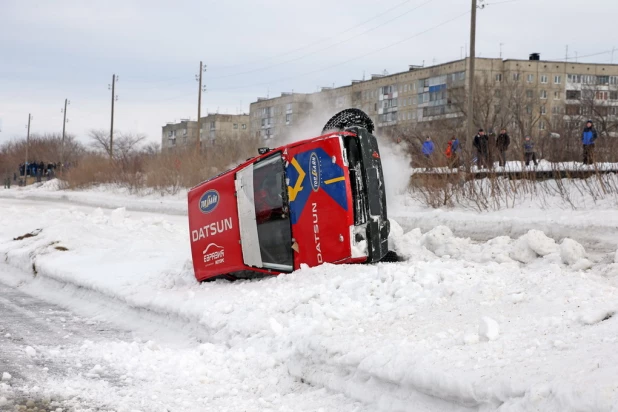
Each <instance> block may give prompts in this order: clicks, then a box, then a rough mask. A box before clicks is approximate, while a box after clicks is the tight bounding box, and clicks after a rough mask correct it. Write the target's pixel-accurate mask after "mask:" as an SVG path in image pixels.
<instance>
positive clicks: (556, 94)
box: [554, 92, 562, 100]
mask: <svg viewBox="0 0 618 412" xmlns="http://www.w3.org/2000/svg"><path fill="white" fill-rule="evenodd" d="M561 94H562V93H560V92H554V100H560V95H561Z"/></svg>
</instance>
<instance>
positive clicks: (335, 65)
mask: <svg viewBox="0 0 618 412" xmlns="http://www.w3.org/2000/svg"><path fill="white" fill-rule="evenodd" d="M468 13H470V10H468V11H466V12H465V13H462V14H459V15H457V16H455V17H453V18H451V19H448V20H445V21H443V22H442V23H440V24H437V25H435V26H433V27H430V28H428V29H425V30H423V31H420V32H418V33H416V34H414V35H412V36H410V37H406V38H405V39H402V40H399V41H396V42H394V43H391V44H389V45H387V46H384V47H381V48H379V49H375V50H372V51H370V52H368V53H365V54H361V55H359V56H356V57H353V58H351V59H348V60H345V61H343V62H340V63H337V64H332V65H330V66H325V67H322V68H320V69H316V70H312V71H309V72H306V73H301V74H298V75H294V76H289V77H284V78H281V79H277V80H273V81H268V82H261V83H255V84H251V85H244V86H235V87H226V88H220V89H216V88H215V89H211V91H225V90H235V89H244V88H249V87H255V86H264V85H268V84H274V83H279V82H281V81H285V80H291V79H296V78H298V77H303V76H308V75H310V74H314V73H319V72H322V71H325V70H328V69H332V68H334V67H338V66H342V65H344V64H347V63H350V62H353V61H355V60H358V59H362V58H363V57H367V56H370V55H372V54H375V53H378V52H381V51H384V50H386V49H388V48H391V47H393V46H397V45H399V44H401V43H405V42H407V41H409V40H412V39H413V38H415V37H418V36H420V35H423V34H425V33H428V32H430V31H432V30H435V29H437V28H439V27H442V26H444V25H446V24H448V23H450V22H452V21H455V20H457V19H459V18H461V17H463V16H465V15H467V14H468Z"/></svg>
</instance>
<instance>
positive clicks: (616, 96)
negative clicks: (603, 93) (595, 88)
mask: <svg viewBox="0 0 618 412" xmlns="http://www.w3.org/2000/svg"><path fill="white" fill-rule="evenodd" d="M609 100H618V90H612V91H610V92H609Z"/></svg>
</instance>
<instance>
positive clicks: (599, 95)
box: [595, 91, 609, 100]
mask: <svg viewBox="0 0 618 412" xmlns="http://www.w3.org/2000/svg"><path fill="white" fill-rule="evenodd" d="M595 98H596V99H597V100H608V99H609V92H608V91H598V92H597V93H596V96H595Z"/></svg>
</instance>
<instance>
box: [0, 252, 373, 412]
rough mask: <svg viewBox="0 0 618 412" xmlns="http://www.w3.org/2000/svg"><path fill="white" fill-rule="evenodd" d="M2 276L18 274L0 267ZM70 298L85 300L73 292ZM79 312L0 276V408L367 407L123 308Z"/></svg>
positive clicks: (90, 308) (325, 409) (86, 309)
mask: <svg viewBox="0 0 618 412" xmlns="http://www.w3.org/2000/svg"><path fill="white" fill-rule="evenodd" d="M0 274H1V275H2V278H3V279H7V277H12V278H23V276H24V275H23V274H22V273H18V271H17V270H16V269H15V268H12V267H10V266H7V265H4V264H0ZM30 292H32V293H34V294H35V295H41V294H42V292H41V291H36V290H30ZM59 296H60V295H56V296H55V297H54V296H46V297H48V298H51V300H54V299H59ZM71 304H72V305H73V306H75V305H80V304H81V305H86V303H85V302H83V301H82V302H80V301H79V300H78V299H76V298H75V297H73V301H72V303H71ZM82 310H83V312H84V313H85V314H86V316H83V314H79V315H78V314H76V313H75V312H73V311H71V310H69V309H67V308H66V307H65V306H59V305H56V304H52V303H49V302H46V301H43V300H42V299H39V298H37V297H33V296H32V295H31V294H26V293H23V292H21V291H20V290H19V287H18V288H15V287H11V286H7V285H6V284H3V283H0V313H2V316H1V317H0V377H2V376H3V374H4V373H8V374H9V375H10V377H7V376H8V375H4V376H5V378H6V379H5V380H3V381H2V383H0V411H5V410H6V411H8V410H11V411H12V410H14V407H15V406H16V405H24V406H28V407H33V406H34V407H37V408H38V410H39V411H41V412H44V411H56V410H58V408H61V409H62V410H63V411H65V412H67V411H84V412H85V411H149V412H150V411H153V412H154V411H162V412H163V411H230V412H232V411H239V410H247V411H253V410H269V409H271V408H276V409H273V410H281V411H317V410H323V411H354V412H360V411H368V410H370V409H367V408H366V407H364V406H362V405H361V404H360V403H359V402H357V401H354V400H351V399H349V398H347V397H345V396H342V395H337V394H335V393H329V392H328V391H326V390H324V389H320V388H314V387H311V386H310V385H307V384H304V383H301V382H300V381H298V380H297V379H294V378H292V377H288V379H285V380H283V379H281V378H280V376H281V374H280V373H279V372H274V373H269V371H267V370H265V371H264V373H263V374H262V375H261V376H256V375H255V366H256V365H255V363H256V361H255V360H246V359H244V356H243V355H242V354H240V355H239V353H238V352H235V351H231V350H229V349H228V348H226V347H222V346H219V345H213V344H199V343H198V342H196V340H195V339H192V338H191V337H190V336H189V335H188V334H183V333H182V332H180V331H178V330H172V328H169V327H166V326H164V325H163V323H164V322H163V321H161V320H159V321H160V322H158V321H157V319H154V318H152V317H149V318H146V317H142V318H140V317H139V316H130V315H129V317H131V318H132V319H131V320H130V321H127V319H124V320H123V321H122V322H120V321H119V322H118V323H120V325H119V324H114V323H111V322H108V321H104V320H100V316H97V315H96V314H94V313H93V307H92V306H90V307H89V308H88V307H82ZM115 316H116V315H113V316H112V317H115ZM104 317H108V318H109V317H110V313H107V314H105V316H104ZM128 326H130V328H131V329H130V330H128V329H127V327H128ZM149 338H152V339H156V340H157V342H156V343H155V341H154V340H150V339H149ZM258 361H262V360H258ZM230 365H233V369H232V370H228V368H229V367H230ZM9 371H10V372H9ZM231 372H233V373H234V375H235V376H230V373H231ZM243 376H244V377H246V378H256V380H253V379H248V380H251V382H244V380H243V379H242V377H243ZM265 385H271V386H275V385H276V388H273V389H272V390H270V391H268V390H267V391H264V386H265Z"/></svg>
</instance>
